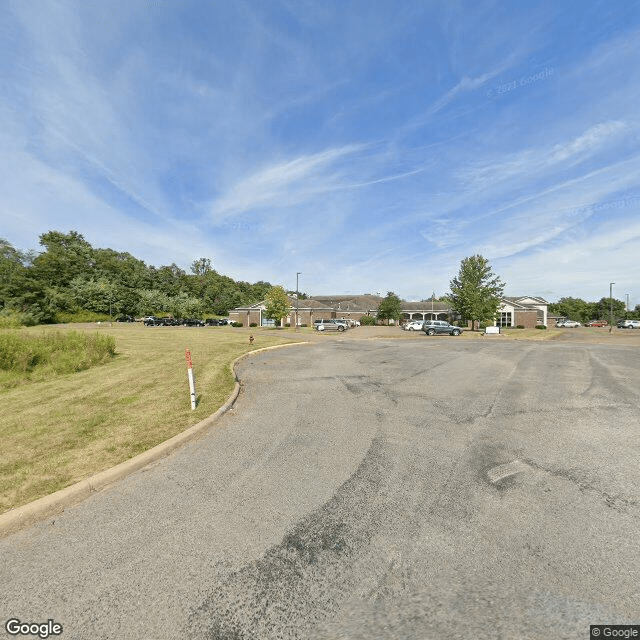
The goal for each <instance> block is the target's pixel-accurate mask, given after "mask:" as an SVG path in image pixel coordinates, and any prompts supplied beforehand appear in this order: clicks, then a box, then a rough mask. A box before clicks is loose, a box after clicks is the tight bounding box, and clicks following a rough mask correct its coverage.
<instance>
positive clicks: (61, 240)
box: [33, 231, 95, 287]
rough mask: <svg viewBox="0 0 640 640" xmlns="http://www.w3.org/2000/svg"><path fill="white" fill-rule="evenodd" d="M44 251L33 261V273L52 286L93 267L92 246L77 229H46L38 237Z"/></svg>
mask: <svg viewBox="0 0 640 640" xmlns="http://www.w3.org/2000/svg"><path fill="white" fill-rule="evenodd" d="M40 244H41V245H42V246H43V247H44V248H45V251H43V252H42V253H40V254H39V255H38V256H36V257H35V258H34V260H33V267H34V274H35V276H36V277H37V278H38V279H40V280H42V281H43V282H46V283H47V285H49V286H53V287H66V286H68V285H69V283H70V282H71V281H72V280H73V279H74V278H75V277H77V276H81V275H88V274H89V273H90V272H91V270H92V268H93V267H94V266H95V260H94V255H93V248H92V247H91V245H90V244H89V243H88V242H87V241H86V240H85V239H84V237H83V236H82V235H81V234H80V233H78V232H77V231H70V232H69V233H61V232H60V231H49V232H48V233H43V234H42V235H41V236H40Z"/></svg>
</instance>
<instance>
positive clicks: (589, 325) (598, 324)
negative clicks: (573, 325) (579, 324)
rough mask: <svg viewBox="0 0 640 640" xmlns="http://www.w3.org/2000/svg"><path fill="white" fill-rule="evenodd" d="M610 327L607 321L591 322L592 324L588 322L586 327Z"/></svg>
mask: <svg viewBox="0 0 640 640" xmlns="http://www.w3.org/2000/svg"><path fill="white" fill-rule="evenodd" d="M607 325H608V323H607V321H606V320H591V322H587V324H586V325H585V326H587V327H606V326H607Z"/></svg>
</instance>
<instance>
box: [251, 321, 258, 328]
mask: <svg viewBox="0 0 640 640" xmlns="http://www.w3.org/2000/svg"><path fill="white" fill-rule="evenodd" d="M249 326H250V327H257V326H258V323H257V322H251V323H249Z"/></svg>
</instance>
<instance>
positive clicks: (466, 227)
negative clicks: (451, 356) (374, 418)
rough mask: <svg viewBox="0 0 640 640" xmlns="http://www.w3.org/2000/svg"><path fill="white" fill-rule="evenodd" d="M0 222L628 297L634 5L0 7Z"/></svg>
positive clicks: (637, 186) (311, 289)
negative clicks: (485, 273) (482, 260)
mask: <svg viewBox="0 0 640 640" xmlns="http://www.w3.org/2000/svg"><path fill="white" fill-rule="evenodd" d="M0 17H1V20H0V54H1V55H0V79H1V82H0V121H1V122H2V127H1V128H0V169H1V170H2V175H3V180H2V181H0V221H1V222H0V237H5V238H6V239H7V240H9V241H10V242H11V243H12V244H13V245H14V246H16V247H17V248H20V249H37V248H38V236H39V235H40V234H42V233H45V232H46V231H49V230H52V229H56V230H60V231H65V232H66V231H69V230H75V231H78V232H79V233H82V234H83V235H84V236H85V238H86V239H87V240H88V241H89V242H91V244H92V245H93V246H95V247H110V248H112V249H116V250H119V251H128V252H130V253H131V254H133V255H134V256H136V257H138V258H141V259H142V260H145V262H147V263H148V264H154V265H156V266H160V265H162V264H170V263H172V262H175V263H177V264H179V265H180V266H182V267H184V268H186V269H188V267H189V265H190V264H191V262H192V261H193V260H194V259H196V258H199V257H209V258H211V259H212V261H213V264H214V268H216V269H217V270H218V271H219V272H221V273H224V274H228V275H230V276H232V277H234V278H236V279H242V280H248V281H250V282H255V281H257V280H268V281H269V282H272V283H274V284H282V285H284V286H285V287H286V288H291V289H293V288H295V280H296V272H301V275H300V289H301V290H302V291H306V292H308V293H310V294H316V295H320V294H329V293H334V294H350V293H354V294H357V293H375V292H381V293H383V294H384V293H386V292H387V291H389V290H393V291H395V292H396V293H397V294H398V295H400V296H401V297H403V298H405V299H408V300H413V299H423V298H427V297H429V296H430V295H431V293H432V292H433V291H435V293H436V295H441V294H443V293H445V292H446V291H447V290H448V288H449V281H450V280H451V278H452V277H453V276H454V275H456V273H457V271H458V268H459V265H460V261H461V260H462V259H463V258H464V257H467V256H470V255H474V254H476V253H480V254H482V255H484V256H485V257H486V258H487V259H488V260H489V261H490V263H491V265H492V267H493V269H494V271H495V272H496V273H497V274H498V275H500V276H501V277H502V279H503V280H504V281H505V282H506V284H507V287H506V291H505V292H506V293H507V294H508V295H524V294H528V295H538V296H543V297H545V298H546V299H548V300H550V301H554V300H557V299H559V298H560V297H562V296H577V297H582V298H585V299H587V300H597V299H599V298H601V297H603V296H607V295H608V292H609V283H610V282H615V283H616V284H615V285H614V297H618V298H619V299H625V295H626V294H629V297H630V303H631V305H632V306H633V305H635V304H638V303H640V215H639V214H640V144H639V141H640V139H639V131H640V108H639V107H640V101H639V98H640V37H639V36H640V3H639V2H633V1H628V0H621V1H620V2H617V3H610V2H608V1H606V2H600V1H595V0H580V1H579V2H578V1H565V2H561V3H559V2H555V1H554V2H536V3H525V2H518V1H515V0H514V1H511V2H509V1H505V0H501V1H495V2H492V1H487V2H483V1H481V0H467V1H461V2H456V1H454V0H447V1H444V0H443V1H441V2H429V1H427V0H422V1H420V2H409V1H404V2H403V1H399V0H389V1H386V0H379V1H372V0H364V1H358V0H354V1H351V2H347V1H346V0H343V1H339V2H338V1H331V0H315V1H310V0H269V1H266V2H258V1H255V0H247V1H241V0H238V1H231V0H228V1H221V2H213V1H207V2H205V1H192V0H182V1H180V2H174V1H172V0H166V1H160V0H117V1H111V2H106V1H102V0H95V1H93V2H79V1H78V0H39V1H38V2H23V1H22V0H8V1H7V0H5V2H4V3H3V4H2V5H1V8H0Z"/></svg>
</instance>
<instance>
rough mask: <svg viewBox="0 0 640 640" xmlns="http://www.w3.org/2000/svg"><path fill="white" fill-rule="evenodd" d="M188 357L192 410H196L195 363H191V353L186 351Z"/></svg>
mask: <svg viewBox="0 0 640 640" xmlns="http://www.w3.org/2000/svg"><path fill="white" fill-rule="evenodd" d="M186 355H187V375H188V376H189V391H190V392H191V409H195V408H196V383H195V381H194V379H193V363H192V362H191V351H189V349H187V350H186Z"/></svg>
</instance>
